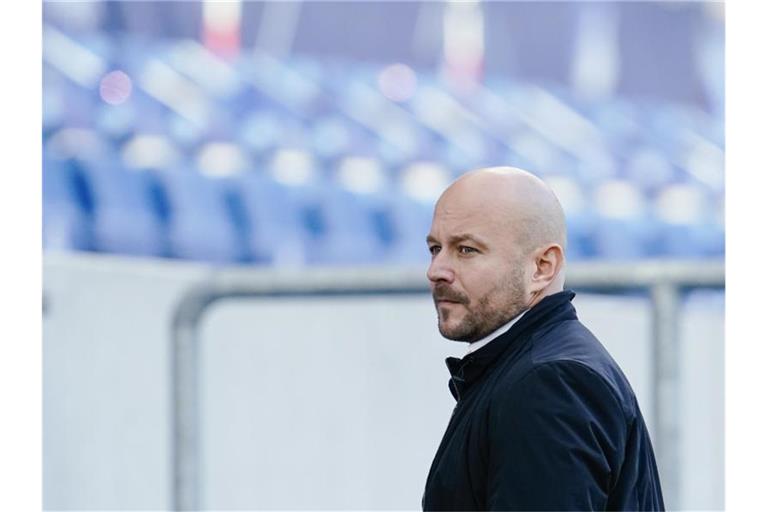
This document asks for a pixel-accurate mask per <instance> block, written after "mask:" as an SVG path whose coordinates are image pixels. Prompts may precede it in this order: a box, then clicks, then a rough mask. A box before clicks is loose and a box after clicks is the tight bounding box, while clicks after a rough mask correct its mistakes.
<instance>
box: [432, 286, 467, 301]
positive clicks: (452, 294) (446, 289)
mask: <svg viewBox="0 0 768 512" xmlns="http://www.w3.org/2000/svg"><path fill="white" fill-rule="evenodd" d="M432 300H434V301H435V302H437V301H440V300H449V301H451V302H458V303H460V304H468V303H469V297H467V296H466V295H464V294H463V293H461V292H459V291H456V290H453V289H452V288H451V287H450V286H448V285H444V284H442V285H441V284H437V285H435V287H434V288H433V289H432Z"/></svg>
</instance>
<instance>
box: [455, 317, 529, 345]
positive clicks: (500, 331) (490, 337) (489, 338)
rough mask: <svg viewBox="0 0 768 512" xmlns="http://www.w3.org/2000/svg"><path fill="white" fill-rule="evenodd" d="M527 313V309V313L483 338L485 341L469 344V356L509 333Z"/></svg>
mask: <svg viewBox="0 0 768 512" xmlns="http://www.w3.org/2000/svg"><path fill="white" fill-rule="evenodd" d="M527 312H528V310H527V309H526V310H525V311H523V312H522V313H520V314H519V315H517V316H516V317H515V318H513V319H512V320H510V321H509V322H507V323H505V324H504V325H502V326H501V327H499V328H498V329H496V330H495V331H493V332H492V333H491V334H489V335H488V336H486V337H485V338H483V339H481V340H477V341H474V342H472V343H470V344H469V347H468V348H467V355H469V354H471V353H472V352H474V351H475V350H477V349H479V348H481V347H483V346H485V345H487V344H488V343H490V342H491V341H493V340H494V339H496V338H498V337H499V336H500V335H501V334H503V333H505V332H507V331H508V330H509V328H510V327H512V325H513V324H514V323H515V322H517V321H518V320H520V318H522V316H523V315H524V314H526V313H527Z"/></svg>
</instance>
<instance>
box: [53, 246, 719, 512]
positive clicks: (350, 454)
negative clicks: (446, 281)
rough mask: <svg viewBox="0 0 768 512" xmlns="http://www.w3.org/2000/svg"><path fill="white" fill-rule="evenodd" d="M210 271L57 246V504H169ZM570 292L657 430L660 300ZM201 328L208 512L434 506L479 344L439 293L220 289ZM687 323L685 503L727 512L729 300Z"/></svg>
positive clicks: (696, 300) (694, 313) (706, 299)
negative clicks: (468, 356) (173, 324)
mask: <svg viewBox="0 0 768 512" xmlns="http://www.w3.org/2000/svg"><path fill="white" fill-rule="evenodd" d="M209 271H210V268H209V267H206V266H201V265H195V264H188V263H178V262H163V261H139V260H123V259H119V258H112V257H103V256H101V257H99V256H83V255H80V256H64V255H54V254H49V255H46V258H45V261H44V289H45V295H46V312H45V315H44V320H43V333H44V339H43V342H44V360H43V364H44V368H43V372H44V397H43V406H44V428H43V435H44V439H43V441H44V475H43V476H44V489H43V491H44V507H45V508H46V509H78V510H85V509H164V508H167V507H168V506H169V504H170V497H171V496H170V488H171V486H170V484H171V482H170V444H169V441H170V424H169V419H170V401H169V398H170V388H169V374H168V370H169V365H170V359H169V350H168V349H169V332H170V324H169V318H170V316H171V313H172V311H173V309H174V307H175V305H176V302H177V301H178V299H179V297H180V295H181V294H182V293H183V291H184V290H185V289H187V287H188V286H190V285H191V284H192V283H195V282H197V281H199V280H202V279H204V278H205V276H206V275H207V273H208V272H209ZM574 302H575V305H576V307H577V309H578V310H579V315H580V317H581V318H582V320H583V321H584V323H585V324H587V326H589V327H590V328H591V329H592V330H593V331H594V332H595V333H596V334H597V335H598V337H600V338H601V340H602V341H603V343H604V344H605V345H606V347H607V348H608V349H609V351H611V353H612V354H613V355H614V357H615V358H616V359H617V361H618V362H619V364H621V365H622V367H623V369H624V370H625V373H626V374H627V376H628V377H629V379H630V381H631V382H632V384H633V387H634V389H635V392H636V394H637V396H638V399H639V401H640V403H641V406H642V408H643V412H644V415H645V416H646V420H647V422H648V423H649V424H651V425H652V424H653V419H654V418H653V411H652V407H651V405H652V403H651V397H652V395H651V393H652V388H651V384H652V383H651V368H652V366H651V352H650V343H649V337H650V307H649V304H648V303H647V302H646V301H645V300H644V299H642V298H638V297H635V298H631V297H630V298H628V297H621V298H618V297H611V296H599V295H583V294H580V295H578V296H577V298H576V299H575V301H574ZM201 330H202V335H201V340H202V344H203V346H202V351H203V366H202V388H201V389H202V416H203V424H202V429H203V430H202V436H203V460H204V471H203V479H204V488H203V489H202V495H203V504H204V506H205V507H208V508H215V509H245V508H248V509H263V508H268V509H318V508H321V509H344V508H354V509H417V508H419V507H420V500H421V494H422V490H423V485H424V480H425V478H426V474H427V471H428V469H429V464H430V462H431V459H432V456H433V454H434V452H435V450H436V449H437V445H438V443H439V441H440V437H441V435H442V432H443V429H444V428H445V426H446V423H447V421H448V418H449V416H450V412H451V409H452V406H453V399H452V397H451V396H450V394H449V392H448V388H447V377H448V373H447V370H446V369H445V365H444V362H443V360H444V358H445V357H446V356H448V355H461V354H463V352H464V350H465V346H464V345H463V344H458V343H455V342H450V341H446V340H443V339H442V338H441V337H440V336H439V334H438V333H437V329H436V326H435V313H434V308H433V306H432V304H431V301H430V299H429V297H428V296H427V295H424V296H403V297H397V296H386V297H366V298H360V297H350V298H339V297H336V298H311V299H310V298H302V299H293V298H282V299H269V300H239V301H223V302H220V303H217V304H216V305H214V306H213V307H212V308H211V310H209V311H208V312H207V314H206V315H205V317H204V318H203V321H202V324H201ZM682 334H683V338H682V353H683V361H684V366H683V379H684V388H683V393H682V397H684V398H683V407H682V410H681V414H682V418H683V423H682V429H683V430H682V433H683V435H682V444H681V446H680V449H681V454H682V464H683V479H682V488H681V500H682V502H681V505H682V507H683V508H689V509H722V508H723V506H724V499H723V458H724V455H723V413H724V408H723V400H724V393H723V300H722V295H721V294H712V293H699V294H695V295H694V296H692V297H690V298H689V300H687V301H686V305H685V308H684V315H683V333H682Z"/></svg>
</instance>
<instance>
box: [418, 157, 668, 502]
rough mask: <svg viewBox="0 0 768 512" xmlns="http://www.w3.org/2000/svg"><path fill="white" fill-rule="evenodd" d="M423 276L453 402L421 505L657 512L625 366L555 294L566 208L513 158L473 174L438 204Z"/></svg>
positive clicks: (650, 464) (652, 473)
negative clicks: (454, 353) (446, 349)
mask: <svg viewBox="0 0 768 512" xmlns="http://www.w3.org/2000/svg"><path fill="white" fill-rule="evenodd" d="M427 243H428V246H429V251H430V253H431V254H432V263H431V264H430V266H429V270H428V272H427V276H428V278H429V280H430V284H431V288H432V295H433V298H434V301H435V307H436V309H437V315H438V327H439V330H440V333H441V334H442V335H443V336H444V337H446V338H448V339H451V340H456V341H464V342H468V343H469V351H468V354H467V355H466V356H464V357H463V358H462V359H457V358H448V360H447V361H446V362H447V364H448V369H449V370H450V373H451V380H450V382H449V388H450V391H451V393H452V394H453V396H454V398H456V400H457V404H456V407H455V409H454V411H453V414H452V416H451V419H450V422H449V424H448V428H447V430H446V432H445V435H444V436H443V440H442V442H441V443H440V447H439V448H438V450H437V454H436V455H435V459H434V461H433V462H432V467H431V469H430V471H429V476H428V477H427V483H426V488H425V491H424V497H423V500H422V506H423V508H424V509H425V510H663V509H664V502H663V499H662V494H661V487H660V484H659V477H658V472H657V469H656V461H655V458H654V454H653V448H652V446H651V441H650V438H649V436H648V431H647V429H646V426H645V423H644V421H643V417H642V415H641V413H640V408H639V406H638V404H637V400H636V399H635V395H634V393H633V391H632V388H631V387H630V385H629V383H628V382H627V379H626V378H625V376H624V374H623V373H622V372H621V370H620V369H619V367H618V365H617V364H616V362H615V361H614V360H613V359H612V358H611V356H610V355H609V354H608V353H607V352H606V350H605V348H603V346H602V345H601V344H600V342H599V341H598V340H597V339H596V338H595V337H594V336H593V335H592V333H591V332H589V330H587V328H586V327H584V326H583V325H582V324H581V323H580V322H579V321H578V319H577V317H576V311H575V309H574V308H573V306H572V305H571V299H573V297H574V295H575V294H574V293H573V292H572V291H570V290H568V291H563V283H564V280H565V273H564V266H565V252H564V251H565V245H566V230H565V218H564V214H563V211H562V208H561V206H560V203H559V202H558V200H557V198H556V197H555V195H554V194H553V193H552V191H551V190H550V189H549V188H548V187H547V186H546V185H545V184H544V182H542V181H541V180H540V179H538V178H536V177H535V176H533V175H532V174H529V173H527V172H525V171H522V170H520V169H514V168H490V169H482V170H479V171H474V172H470V173H468V174H465V175H464V176H462V177H461V178H459V179H458V180H457V181H456V182H454V183H453V184H452V185H451V186H450V187H449V188H448V189H447V190H446V191H445V192H444V193H443V195H442V196H441V197H440V199H439V200H438V202H437V205H436V206H435V212H434V217H433V220H432V229H431V231H430V233H429V236H428V237H427Z"/></svg>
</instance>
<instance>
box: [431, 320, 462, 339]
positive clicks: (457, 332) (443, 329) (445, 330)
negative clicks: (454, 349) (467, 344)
mask: <svg viewBox="0 0 768 512" xmlns="http://www.w3.org/2000/svg"><path fill="white" fill-rule="evenodd" d="M437 329H438V330H439V331H440V335H441V336H442V337H443V338H445V339H447V340H451V341H466V340H467V335H468V333H467V332H466V331H464V330H461V329H459V328H456V327H454V328H450V327H447V326H443V325H441V324H438V326H437Z"/></svg>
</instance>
